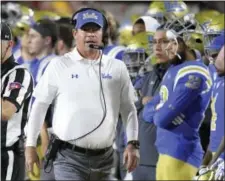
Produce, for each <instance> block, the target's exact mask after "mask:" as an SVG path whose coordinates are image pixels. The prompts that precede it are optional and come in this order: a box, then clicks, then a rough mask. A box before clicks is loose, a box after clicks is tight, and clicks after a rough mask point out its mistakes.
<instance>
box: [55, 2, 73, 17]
mask: <svg viewBox="0 0 225 181" xmlns="http://www.w3.org/2000/svg"><path fill="white" fill-rule="evenodd" d="M52 8H53V11H54V12H56V13H57V14H58V15H60V16H62V17H71V16H72V15H73V9H72V7H71V4H70V2H69V1H52Z"/></svg>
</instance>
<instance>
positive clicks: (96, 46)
mask: <svg viewBox="0 0 225 181" xmlns="http://www.w3.org/2000/svg"><path fill="white" fill-rule="evenodd" d="M89 48H93V49H97V50H102V49H103V48H104V47H103V46H101V45H94V44H90V45H89Z"/></svg>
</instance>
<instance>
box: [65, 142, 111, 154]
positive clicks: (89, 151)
mask: <svg viewBox="0 0 225 181" xmlns="http://www.w3.org/2000/svg"><path fill="white" fill-rule="evenodd" d="M111 148H112V146H110V147H106V148H103V149H88V148H81V147H79V146H76V145H73V144H70V143H68V142H64V141H62V144H61V149H70V150H72V151H75V152H79V153H82V154H87V155H90V156H97V155H103V154H104V153H106V152H107V151H109V150H110V149H111Z"/></svg>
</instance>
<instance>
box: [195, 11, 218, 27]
mask: <svg viewBox="0 0 225 181" xmlns="http://www.w3.org/2000/svg"><path fill="white" fill-rule="evenodd" d="M218 15H220V12H219V11H216V10H203V11H200V12H199V13H196V14H195V19H196V20H197V21H198V22H199V23H200V24H204V23H206V22H210V21H211V20H212V19H213V18H214V17H215V16H218Z"/></svg>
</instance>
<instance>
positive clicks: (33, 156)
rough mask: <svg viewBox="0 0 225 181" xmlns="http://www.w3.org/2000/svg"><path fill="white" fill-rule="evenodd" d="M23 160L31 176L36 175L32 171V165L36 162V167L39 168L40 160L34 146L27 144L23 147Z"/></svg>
mask: <svg viewBox="0 0 225 181" xmlns="http://www.w3.org/2000/svg"><path fill="white" fill-rule="evenodd" d="M25 160H26V169H27V171H28V172H30V173H31V174H32V175H33V176H37V174H35V173H34V165H35V164H36V165H37V167H38V168H39V169H40V161H39V158H38V154H37V150H36V147H32V146H27V147H26V149H25Z"/></svg>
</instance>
